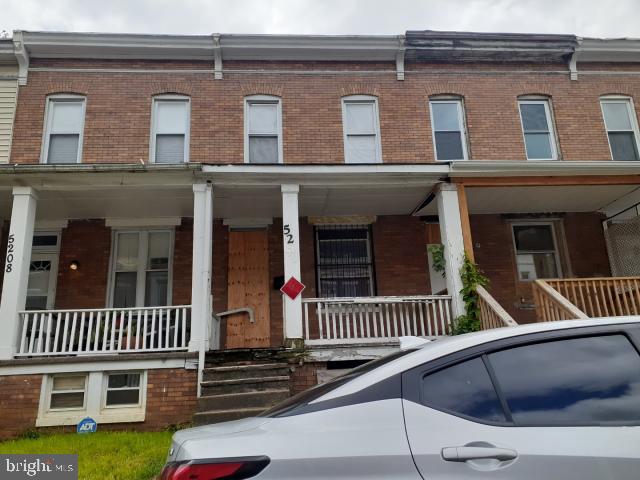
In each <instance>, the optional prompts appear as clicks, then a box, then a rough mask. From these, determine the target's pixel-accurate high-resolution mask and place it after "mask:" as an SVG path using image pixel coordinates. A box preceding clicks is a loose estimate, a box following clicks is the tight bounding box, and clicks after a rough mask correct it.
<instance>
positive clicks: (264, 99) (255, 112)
mask: <svg viewBox="0 0 640 480" xmlns="http://www.w3.org/2000/svg"><path fill="white" fill-rule="evenodd" d="M244 118H245V125H244V160H245V162H246V163H282V161H283V157H282V103H281V102H280V99H279V98H278V97H271V96H267V95H254V96H251V97H247V98H246V99H245V110H244Z"/></svg>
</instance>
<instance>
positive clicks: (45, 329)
mask: <svg viewBox="0 0 640 480" xmlns="http://www.w3.org/2000/svg"><path fill="white" fill-rule="evenodd" d="M190 317H191V306H190V305H180V306H172V307H146V308H118V309H111V308H101V309H88V310H38V311H25V312H20V320H21V332H20V344H19V346H18V352H17V354H16V356H50V355H86V354H105V353H131V352H164V351H176V350H186V349H187V347H188V343H189V331H190V323H191V318H190Z"/></svg>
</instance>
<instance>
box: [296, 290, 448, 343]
mask: <svg viewBox="0 0 640 480" xmlns="http://www.w3.org/2000/svg"><path fill="white" fill-rule="evenodd" d="M302 306H303V310H304V338H305V343H306V344H308V345H314V344H315V345H322V344H348V343H368V342H385V341H392V340H395V339H397V338H398V337H400V336H405V335H415V336H421V337H435V336H441V335H448V334H449V332H450V328H451V297H450V296H448V295H428V296H409V297H355V298H303V299H302Z"/></svg>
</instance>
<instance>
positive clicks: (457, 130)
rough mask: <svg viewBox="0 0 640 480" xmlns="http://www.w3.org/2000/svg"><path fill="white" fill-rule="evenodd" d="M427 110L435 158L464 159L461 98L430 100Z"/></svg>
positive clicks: (464, 139) (464, 136)
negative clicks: (429, 117) (429, 114)
mask: <svg viewBox="0 0 640 480" xmlns="http://www.w3.org/2000/svg"><path fill="white" fill-rule="evenodd" d="M429 110H430V113H431V128H432V132H433V145H434V148H435V154H436V160H439V161H448V160H466V159H467V158H468V157H467V136H466V129H465V122H464V111H463V109H462V100H460V99H446V100H445V99H442V100H431V101H430V102H429Z"/></svg>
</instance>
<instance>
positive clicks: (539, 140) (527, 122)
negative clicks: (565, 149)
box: [518, 99, 558, 160]
mask: <svg viewBox="0 0 640 480" xmlns="http://www.w3.org/2000/svg"><path fill="white" fill-rule="evenodd" d="M518 107H519V110H520V123H521V125H522V134H523V135H524V144H525V150H526V153H527V159H528V160H556V159H557V158H558V151H557V147H556V139H555V133H554V130H553V121H552V118H551V108H550V106H549V101H548V100H528V99H523V100H519V101H518Z"/></svg>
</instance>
